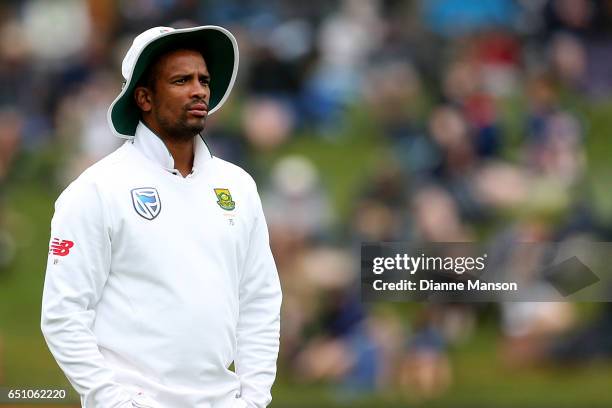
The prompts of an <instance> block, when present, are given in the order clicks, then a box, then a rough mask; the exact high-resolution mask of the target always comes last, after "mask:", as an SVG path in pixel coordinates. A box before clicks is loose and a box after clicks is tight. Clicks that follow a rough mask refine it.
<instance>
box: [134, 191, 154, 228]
mask: <svg viewBox="0 0 612 408" xmlns="http://www.w3.org/2000/svg"><path fill="white" fill-rule="evenodd" d="M132 204H134V209H135V210H136V212H137V213H138V215H140V216H141V217H142V218H145V219H147V220H152V219H153V218H155V217H157V216H158V215H159V213H160V211H161V200H160V199H159V194H158V193H157V190H156V189H154V188H153V187H141V188H135V189H133V190H132Z"/></svg>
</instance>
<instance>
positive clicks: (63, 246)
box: [49, 238, 74, 256]
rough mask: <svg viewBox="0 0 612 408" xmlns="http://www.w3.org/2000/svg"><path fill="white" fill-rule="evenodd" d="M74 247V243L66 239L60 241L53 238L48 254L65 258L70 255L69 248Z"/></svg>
mask: <svg viewBox="0 0 612 408" xmlns="http://www.w3.org/2000/svg"><path fill="white" fill-rule="evenodd" d="M73 246H74V242H72V241H68V240H67V239H62V240H60V239H59V238H53V241H51V248H49V253H53V255H57V256H66V255H68V254H69V253H70V248H72V247H73Z"/></svg>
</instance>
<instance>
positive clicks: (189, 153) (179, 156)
mask: <svg viewBox="0 0 612 408" xmlns="http://www.w3.org/2000/svg"><path fill="white" fill-rule="evenodd" d="M143 123H144V124H145V126H147V127H148V128H149V129H150V130H151V131H152V132H153V133H154V134H155V135H156V136H157V137H159V138H160V139H161V141H162V142H164V144H165V145H166V148H167V149H168V152H170V154H171V155H172V159H173V160H174V168H175V169H176V170H178V171H179V172H180V173H181V175H182V176H183V177H187V175H188V174H189V173H191V170H192V169H193V161H194V155H195V147H194V137H195V135H194V137H192V138H189V139H175V138H172V137H168V136H164V135H163V134H162V133H163V132H161V131H160V130H159V129H156V127H155V126H153V124H152V123H147V121H146V120H143Z"/></svg>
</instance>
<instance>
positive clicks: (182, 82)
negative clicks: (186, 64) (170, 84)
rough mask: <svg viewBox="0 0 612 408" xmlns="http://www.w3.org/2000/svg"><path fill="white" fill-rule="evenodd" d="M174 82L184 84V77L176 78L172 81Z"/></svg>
mask: <svg viewBox="0 0 612 408" xmlns="http://www.w3.org/2000/svg"><path fill="white" fill-rule="evenodd" d="M174 83H175V84H179V85H180V84H184V83H185V78H181V79H177V80H176V81H174Z"/></svg>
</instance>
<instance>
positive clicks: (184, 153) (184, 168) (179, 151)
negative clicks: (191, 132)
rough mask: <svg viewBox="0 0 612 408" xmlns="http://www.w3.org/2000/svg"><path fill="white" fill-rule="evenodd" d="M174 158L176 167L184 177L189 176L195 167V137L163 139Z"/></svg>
mask: <svg viewBox="0 0 612 408" xmlns="http://www.w3.org/2000/svg"><path fill="white" fill-rule="evenodd" d="M162 141H163V142H164V144H165V145H166V147H167V148H168V151H169V152H170V154H171V155H172V158H173V159H174V168H175V169H177V170H178V171H179V172H180V173H181V175H182V176H183V177H187V175H188V174H189V173H191V170H192V169H193V159H194V147H193V138H192V139H189V140H173V139H165V140H164V139H162Z"/></svg>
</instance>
